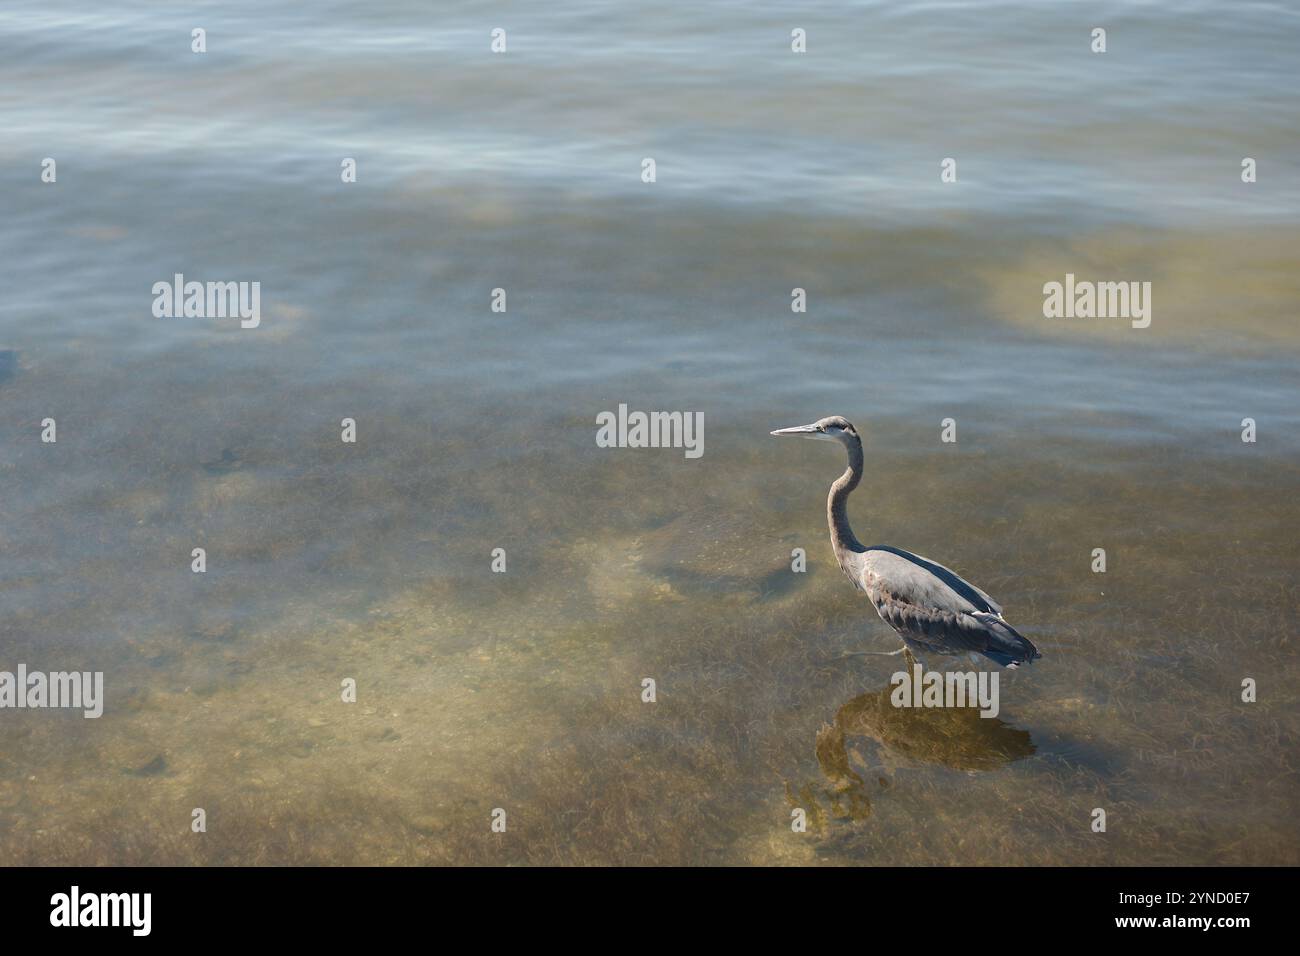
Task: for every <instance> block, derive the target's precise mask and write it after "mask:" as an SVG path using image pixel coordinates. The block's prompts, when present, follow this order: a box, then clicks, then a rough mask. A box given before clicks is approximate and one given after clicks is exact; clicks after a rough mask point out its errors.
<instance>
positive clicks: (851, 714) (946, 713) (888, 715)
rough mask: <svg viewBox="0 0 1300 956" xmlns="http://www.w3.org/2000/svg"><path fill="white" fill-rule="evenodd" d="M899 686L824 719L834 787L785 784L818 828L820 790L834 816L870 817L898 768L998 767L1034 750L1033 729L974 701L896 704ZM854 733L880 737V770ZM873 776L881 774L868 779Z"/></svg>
mask: <svg viewBox="0 0 1300 956" xmlns="http://www.w3.org/2000/svg"><path fill="white" fill-rule="evenodd" d="M893 690H894V687H893V685H892V684H887V685H885V687H884V689H883V690H880V691H876V692H873V693H869V694H863V695H861V696H860V697H855V698H853V699H852V700H851V701H849V702H848V703H847V704H845V705H844V706H843V707H841V708H840V709H839V711H838V712H837V713H836V714H835V721H834V723H833V724H823V725H822V729H821V730H820V731H818V733H817V763H818V764H819V765H820V766H821V770H822V773H823V774H824V775H825V776H826V780H827V782H828V783H829V787H828V788H820V787H814V786H812V785H805V786H803V787H802V788H800V789H799V790H798V791H796V790H795V789H794V788H793V787H791V786H790V785H788V784H787V786H786V796H787V798H788V799H789V800H790V802H791V806H792V807H793V806H801V807H803V808H804V809H805V810H806V811H807V813H808V820H809V824H810V828H811V829H813V830H814V831H820V830H821V829H822V828H823V826H824V823H825V820H824V812H823V808H822V807H821V806H820V802H819V801H818V800H817V790H821V795H822V796H823V797H824V798H825V799H826V800H827V801H829V804H830V816H831V817H833V818H837V819H849V820H865V819H867V817H869V816H871V799H870V796H869V787H870V786H871V784H874V785H876V786H877V787H879V788H881V789H887V788H888V787H889V786H890V781H889V777H888V775H887V774H892V772H893V769H894V768H896V767H908V766H919V765H938V766H942V767H948V768H950V769H952V770H961V771H966V772H969V773H975V772H980V771H989V770H996V769H998V768H999V767H1003V766H1005V765H1006V764H1009V763H1012V762H1013V761H1016V760H1021V759H1023V758H1025V757H1029V756H1031V755H1033V753H1034V752H1035V749H1036V748H1035V747H1034V742H1033V740H1032V739H1031V738H1030V736H1029V732H1028V731H1026V730H1019V729H1017V728H1015V727H1012V726H1011V725H1009V724H1007V723H1006V722H1005V721H1003V720H999V719H998V718H996V717H981V716H980V715H979V709H978V708H976V707H936V708H919V707H895V706H894V705H893V703H892V702H891V701H890V696H891V694H892V692H893ZM855 738H861V739H862V740H863V741H875V743H876V745H877V747H876V751H877V753H876V755H875V762H876V768H877V769H878V770H879V771H880V772H879V774H878V775H877V774H874V773H872V772H871V768H869V767H868V766H867V760H866V759H864V757H863V756H862V755H861V754H860V752H859V750H858V746H857V741H856V740H855ZM855 767H856V769H855ZM864 774H865V776H864ZM867 777H875V779H874V780H873V781H872V782H871V784H869V783H868V780H867V779H866V778H867Z"/></svg>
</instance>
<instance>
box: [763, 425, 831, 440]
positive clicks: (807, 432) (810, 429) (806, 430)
mask: <svg viewBox="0 0 1300 956" xmlns="http://www.w3.org/2000/svg"><path fill="white" fill-rule="evenodd" d="M772 434H773V435H793V436H794V437H796V438H825V437H826V435H825V434H823V433H822V432H820V431H818V429H817V426H816V425H799V426H797V427H795V428H778V429H777V430H776V431H774V432H772Z"/></svg>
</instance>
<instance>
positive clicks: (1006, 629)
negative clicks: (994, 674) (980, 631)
mask: <svg viewBox="0 0 1300 956" xmlns="http://www.w3.org/2000/svg"><path fill="white" fill-rule="evenodd" d="M971 617H973V618H975V620H977V621H979V622H980V623H981V624H983V625H984V630H985V631H987V632H988V635H989V638H988V646H986V647H985V648H984V649H983V650H981V651H980V653H981V654H983V655H984V656H985V657H987V658H989V660H991V661H994V662H995V663H998V664H1001V665H1002V666H1003V667H1016V666H1018V665H1020V664H1028V663H1030V662H1032V661H1036V660H1038V658H1040V657H1042V656H1043V655H1042V654H1040V653H1039V651H1038V648H1037V647H1035V646H1034V642H1033V641H1031V640H1030V639H1029V638H1027V637H1025V636H1024V635H1023V634H1021V633H1020V632H1019V631H1017V630H1016V629H1015V628H1014V627H1012V626H1011V625H1010V624H1008V623H1007V622H1006V621H1004V620H1002V618H1000V617H998V616H997V615H995V614H984V613H980V614H972V615H971Z"/></svg>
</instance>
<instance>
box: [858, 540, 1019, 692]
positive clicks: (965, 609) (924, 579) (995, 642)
mask: <svg viewBox="0 0 1300 956" xmlns="http://www.w3.org/2000/svg"><path fill="white" fill-rule="evenodd" d="M856 563H857V565H858V567H857V570H858V572H859V573H860V575H861V585H862V589H863V590H864V591H866V592H867V595H868V596H869V597H870V598H871V602H872V603H873V604H874V605H875V606H876V611H877V612H878V613H879V614H880V617H881V618H882V619H883V620H884V621H885V623H887V624H889V625H890V626H891V627H893V628H894V630H896V631H897V632H898V633H899V634H900V635H902V637H903V640H904V641H905V642H906V643H908V644H909V645H911V646H913V647H914V648H916V649H917V650H918V651H922V652H930V653H937V654H960V653H964V652H966V651H975V652H976V653H979V654H983V655H985V656H986V657H988V658H990V659H991V660H993V661H996V662H997V663H999V664H1001V665H1003V666H1004V667H1005V666H1007V665H1010V664H1018V663H1021V662H1022V661H1029V660H1033V659H1035V658H1037V657H1038V656H1039V654H1038V649H1037V648H1036V647H1034V645H1033V643H1032V642H1030V641H1029V640H1028V639H1026V638H1025V637H1024V636H1023V635H1022V634H1020V633H1019V632H1018V631H1016V629H1015V628H1013V627H1012V626H1011V625H1010V624H1008V623H1006V621H1004V620H1002V613H1001V612H1002V608H1001V607H1000V606H999V605H998V604H996V603H995V602H994V601H993V600H992V599H991V598H990V597H989V596H988V595H987V594H985V593H984V592H983V591H981V590H980V589H979V588H977V587H975V586H974V585H973V584H971V583H970V582H968V581H966V580H964V579H963V578H961V577H958V576H957V575H956V574H955V573H954V572H952V571H951V570H949V569H948V568H945V567H944V566H943V565H941V564H937V563H936V562H934V561H930V560H929V559H928V558H922V557H920V556H919V555H915V554H912V553H911V552H908V551H902V550H900V549H898V548H885V547H876V548H868V549H867V550H866V551H865V552H863V553H862V554H861V555H860V557H858V559H857V562H856Z"/></svg>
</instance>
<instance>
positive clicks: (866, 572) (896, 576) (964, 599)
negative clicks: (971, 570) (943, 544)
mask: <svg viewBox="0 0 1300 956" xmlns="http://www.w3.org/2000/svg"><path fill="white" fill-rule="evenodd" d="M861 569H862V575H863V581H862V586H863V589H864V590H865V591H866V592H867V593H868V594H871V592H872V589H873V588H876V589H879V590H881V591H882V592H884V593H888V594H889V595H890V596H891V597H892V598H893V599H895V600H898V601H902V602H903V603H906V604H910V605H913V606H914V607H917V608H921V609H926V610H931V611H947V612H951V613H954V614H993V615H994V616H997V617H1000V616H1001V615H1002V606H1001V605H1000V604H998V603H997V602H996V601H994V600H993V599H992V598H991V597H989V596H988V595H987V594H985V593H984V592H983V591H981V590H980V589H979V588H977V587H976V586H975V585H973V584H971V583H970V582H969V581H967V580H966V579H965V578H963V577H961V575H959V574H957V573H956V572H955V571H952V570H951V569H949V568H946V567H944V566H943V565H942V564H940V563H939V562H937V561H931V560H930V559H929V558H923V557H921V556H920V555H919V554H912V552H910V551H904V550H903V549H902V548H891V547H888V546H885V545H876V546H873V547H870V548H868V549H867V550H866V551H865V552H864V553H863V554H862V557H861ZM872 600H875V598H874V596H873V598H872Z"/></svg>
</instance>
